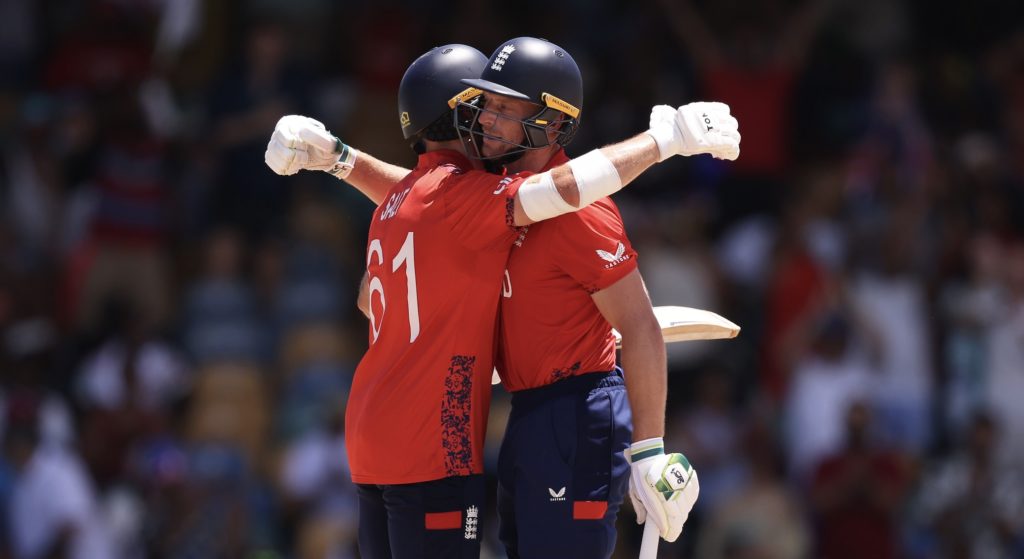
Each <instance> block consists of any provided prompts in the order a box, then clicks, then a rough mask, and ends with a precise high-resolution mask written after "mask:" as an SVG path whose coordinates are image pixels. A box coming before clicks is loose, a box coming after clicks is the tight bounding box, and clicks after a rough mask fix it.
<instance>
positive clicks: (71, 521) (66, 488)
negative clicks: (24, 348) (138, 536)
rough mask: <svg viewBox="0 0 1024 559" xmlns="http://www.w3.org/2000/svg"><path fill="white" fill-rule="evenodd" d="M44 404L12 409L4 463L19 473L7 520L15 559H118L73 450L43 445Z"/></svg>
mask: <svg viewBox="0 0 1024 559" xmlns="http://www.w3.org/2000/svg"><path fill="white" fill-rule="evenodd" d="M38 406H39V401H38V400H37V399H36V398H35V397H34V396H32V395H30V394H22V395H20V397H15V398H11V399H10V400H9V401H8V406H7V427H6V429H5V433H4V458H5V459H6V460H7V461H8V463H9V464H10V465H11V466H12V467H13V469H14V472H15V474H14V475H15V477H14V484H13V487H12V490H11V496H10V501H9V502H8V503H7V507H8V508H7V514H6V516H7V519H8V523H9V524H8V526H7V528H8V529H9V531H10V532H9V534H10V542H11V552H12V557H13V558H14V559H44V558H47V557H68V558H71V559H115V558H116V557H118V555H117V554H116V553H115V549H114V548H113V542H112V541H111V539H110V536H109V533H108V531H107V529H106V526H105V525H104V523H103V517H102V515H101V514H99V508H98V505H97V501H96V496H95V493H94V489H93V487H92V483H91V481H90V480H89V477H88V474H87V473H86V470H85V468H84V467H83V466H82V463H81V462H80V461H79V459H78V457H77V456H75V455H74V454H73V453H72V452H71V451H70V450H69V449H67V448H66V447H62V446H59V445H53V444H47V443H45V442H42V441H40V438H39V425H38Z"/></svg>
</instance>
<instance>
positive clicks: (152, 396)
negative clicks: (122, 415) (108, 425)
mask: <svg viewBox="0 0 1024 559" xmlns="http://www.w3.org/2000/svg"><path fill="white" fill-rule="evenodd" d="M126 358H127V351H126V348H125V345H124V344H123V343H122V342H120V341H119V340H111V341H109V342H107V343H106V344H104V345H103V346H102V347H100V349H99V350H97V351H96V353H94V354H92V355H91V356H89V357H88V358H87V359H86V360H85V363H84V364H83V365H82V368H81V369H80V370H79V373H78V387H77V388H78V395H79V399H80V400H81V402H82V403H83V404H84V405H86V406H92V407H100V408H106V409H110V408H116V407H119V406H122V405H124V403H125V398H127V397H132V398H136V401H135V403H136V404H137V405H138V406H140V407H141V408H143V409H146V410H158V409H161V408H162V407H163V406H165V405H166V404H168V403H169V402H171V401H173V400H174V399H176V398H178V397H179V396H181V395H182V394H184V393H185V391H186V390H187V389H188V384H189V378H188V367H187V365H186V363H185V361H184V359H182V358H181V356H180V355H179V354H178V353H177V352H176V351H174V350H173V349H172V348H171V347H169V346H167V345H166V344H164V343H162V342H158V341H149V342H146V343H144V344H143V345H142V347H141V348H140V349H139V352H138V354H137V355H136V360H137V361H136V363H135V374H136V375H138V378H137V380H136V382H137V383H138V390H137V392H136V394H126V393H125V383H124V376H123V375H124V373H123V371H124V367H125V359H126Z"/></svg>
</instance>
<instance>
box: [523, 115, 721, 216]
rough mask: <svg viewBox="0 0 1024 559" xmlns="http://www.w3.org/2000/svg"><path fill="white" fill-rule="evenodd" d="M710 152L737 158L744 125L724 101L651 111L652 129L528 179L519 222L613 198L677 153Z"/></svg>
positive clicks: (573, 210)
mask: <svg viewBox="0 0 1024 559" xmlns="http://www.w3.org/2000/svg"><path fill="white" fill-rule="evenodd" d="M700 153H708V154H711V155H712V156H714V157H716V158H718V159H728V160H730V161H731V160H734V159H736V158H737V157H739V154H740V133H739V124H738V123H737V122H736V119H735V118H733V117H732V115H730V114H729V106H728V105H726V104H724V103H703V102H700V103H690V104H689V105H683V106H682V107H678V108H673V107H670V106H668V105H658V106H656V107H654V108H653V109H652V110H651V121H650V129H649V130H647V131H646V132H644V133H643V134H638V135H636V136H634V137H632V138H630V139H628V140H626V141H623V142H619V143H617V144H612V145H610V146H606V147H603V148H601V149H596V150H594V151H591V152H589V153H586V154H584V155H582V156H580V157H577V158H576V159H573V160H572V161H570V162H568V163H566V164H564V165H560V166H558V167H555V168H554V169H552V170H550V171H547V172H544V173H541V174H539V175H534V176H532V177H530V178H529V179H527V180H526V182H525V183H523V185H522V186H521V187H520V188H519V191H518V192H517V193H516V199H515V224H516V225H529V224H530V223H533V222H536V221H542V220H545V219H550V218H552V217H556V216H559V215H562V214H566V213H570V212H575V211H577V210H579V209H581V208H583V207H585V206H587V205H589V204H592V203H593V202H595V201H597V200H600V199H601V198H604V197H605V196H610V195H611V194H613V193H615V192H617V191H619V190H620V189H621V188H622V187H623V186H626V185H627V184H629V183H630V182H632V181H633V180H634V179H636V178H637V177H638V176H640V174H641V173H643V172H644V171H646V170H647V169H648V168H650V167H651V166H652V165H654V164H655V163H658V162H660V161H664V160H665V159H668V158H669V157H672V156H673V155H697V154H700Z"/></svg>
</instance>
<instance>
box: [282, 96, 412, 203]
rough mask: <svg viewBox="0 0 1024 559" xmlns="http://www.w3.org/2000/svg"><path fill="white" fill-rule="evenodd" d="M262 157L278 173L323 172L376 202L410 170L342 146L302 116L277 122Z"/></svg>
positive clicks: (320, 126) (289, 117)
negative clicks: (303, 170) (304, 170)
mask: <svg viewBox="0 0 1024 559" xmlns="http://www.w3.org/2000/svg"><path fill="white" fill-rule="evenodd" d="M264 160H265V161H266V163H267V166H269V167H270V168H271V169H273V171H274V172H275V173H277V174H279V175H294V174H295V173H297V172H299V171H300V170H302V169H309V170H313V171H324V172H326V173H329V174H331V175H334V176H335V177H337V178H339V179H341V180H344V181H346V182H348V183H349V184H351V185H352V186H354V187H355V188H356V190H358V191H359V192H362V193H363V194H364V195H365V196H366V197H367V198H369V199H370V200H372V201H373V203H374V204H377V205H380V204H381V203H382V202H383V201H384V198H385V197H386V196H387V193H388V191H390V190H391V188H392V187H394V186H395V185H396V184H398V182H399V181H400V180H402V179H403V178H405V176H406V175H408V174H409V169H406V168H404V167H399V166H398V165H392V164H391V163H387V162H386V161H381V160H380V159H377V158H376V157H374V156H372V155H370V154H368V153H365V152H361V151H359V150H357V149H355V148H353V147H350V146H347V145H345V144H344V143H342V141H341V140H339V139H338V138H337V137H336V136H334V135H333V134H331V133H330V132H328V131H327V129H326V127H324V125H323V123H321V122H320V121H318V120H315V119H312V118H309V117H306V116H301V115H287V116H284V117H281V119H280V120H278V121H277V126H275V127H274V133H273V134H272V135H271V136H270V142H269V143H268V144H267V151H266V153H265V154H264Z"/></svg>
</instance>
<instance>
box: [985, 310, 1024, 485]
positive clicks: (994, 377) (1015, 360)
mask: <svg viewBox="0 0 1024 559" xmlns="http://www.w3.org/2000/svg"><path fill="white" fill-rule="evenodd" d="M987 380H988V382H987V396H988V398H987V400H988V404H989V406H990V407H991V408H992V412H993V413H994V414H995V416H996V420H997V421H998V423H999V427H1000V431H1001V435H1000V440H1001V443H1002V445H1003V446H1002V448H1001V449H1000V454H1001V458H1002V459H1004V460H1008V461H1010V462H1013V463H1016V464H1018V465H1021V464H1024V406H1022V405H1021V402H1020V399H1021V395H1022V394H1024V301H1020V302H1018V303H1017V304H1016V307H1015V308H1011V310H1010V312H1009V313H1008V316H1006V317H1005V318H1003V319H1002V320H1000V321H999V322H997V323H996V324H994V325H993V327H992V328H991V329H990V330H989V335H988V379H987Z"/></svg>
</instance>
